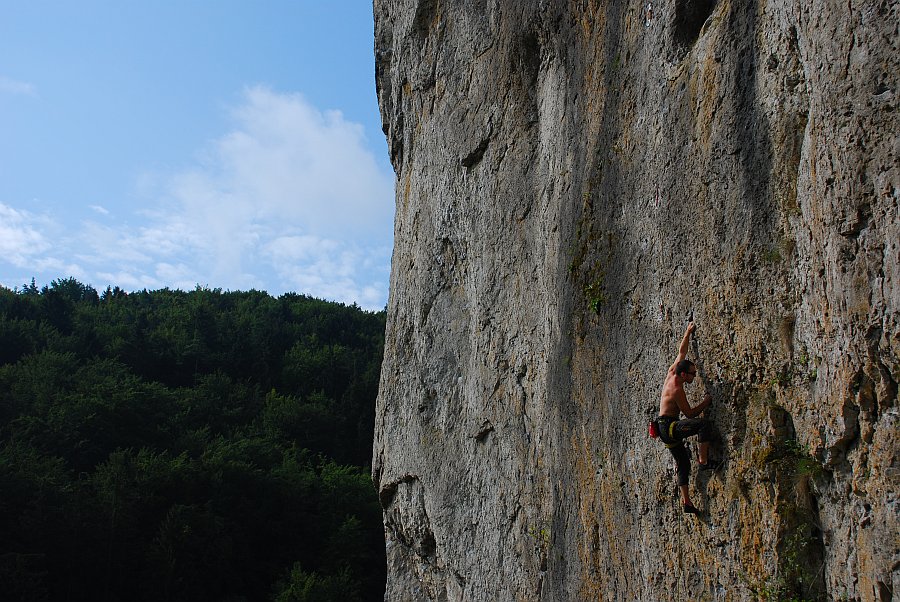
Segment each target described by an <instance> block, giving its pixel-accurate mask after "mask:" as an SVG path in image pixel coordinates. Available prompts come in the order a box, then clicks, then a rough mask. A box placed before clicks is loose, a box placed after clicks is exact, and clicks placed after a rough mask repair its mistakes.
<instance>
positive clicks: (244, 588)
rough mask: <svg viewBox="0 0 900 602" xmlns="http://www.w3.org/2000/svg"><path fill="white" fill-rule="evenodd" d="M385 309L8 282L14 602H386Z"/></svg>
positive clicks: (4, 482)
mask: <svg viewBox="0 0 900 602" xmlns="http://www.w3.org/2000/svg"><path fill="white" fill-rule="evenodd" d="M383 336H384V313H383V312H380V313H370V312H365V311H362V310H360V309H359V308H357V307H355V306H352V307H347V306H344V305H339V304H335V303H329V302H324V301H319V300H316V299H312V298H309V297H305V296H301V295H294V294H287V295H283V296H281V297H279V298H273V297H271V296H269V295H268V294H266V293H263V292H257V291H250V292H222V291H220V290H208V289H201V288H198V289H196V290H194V291H191V292H182V291H172V290H168V289H165V290H158V291H152V292H147V291H144V292H137V293H128V294H126V293H125V292H123V291H121V290H119V289H107V290H106V291H104V292H103V293H102V294H98V293H97V291H96V290H94V289H93V288H91V287H89V286H86V285H84V284H81V283H79V282H78V281H76V280H74V279H64V280H58V281H54V282H52V283H51V284H50V285H49V286H45V287H43V288H38V287H37V286H35V284H34V283H33V282H32V284H31V285H26V286H24V287H23V288H22V289H21V290H9V289H5V288H0V583H2V584H3V585H2V587H3V591H4V593H3V598H4V599H7V600H29V601H32V600H266V599H274V600H342V601H351V600H380V599H382V596H383V592H384V579H385V574H384V573H385V568H384V567H385V560H384V544H383V530H382V521H381V512H380V508H379V505H378V501H377V497H376V494H375V492H374V490H373V487H372V483H371V481H370V477H369V470H370V468H369V466H370V463H371V448H372V432H373V421H374V403H375V397H376V394H377V388H378V376H379V369H380V364H381V357H382V349H383Z"/></svg>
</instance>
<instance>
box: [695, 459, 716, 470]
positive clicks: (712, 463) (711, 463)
mask: <svg viewBox="0 0 900 602" xmlns="http://www.w3.org/2000/svg"><path fill="white" fill-rule="evenodd" d="M697 464H699V465H700V470H718V469H719V468H720V467H721V466H722V461H721V460H713V459H711V458H710V459H707V460H706V464H703V463H702V462H697Z"/></svg>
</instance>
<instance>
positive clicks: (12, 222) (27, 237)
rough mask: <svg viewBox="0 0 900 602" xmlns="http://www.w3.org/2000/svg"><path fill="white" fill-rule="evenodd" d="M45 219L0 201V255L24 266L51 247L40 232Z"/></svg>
mask: <svg viewBox="0 0 900 602" xmlns="http://www.w3.org/2000/svg"><path fill="white" fill-rule="evenodd" d="M46 224H47V219H46V218H43V217H40V216H37V215H34V214H32V213H29V212H28V211H22V210H18V209H14V208H12V207H10V206H8V205H4V204H2V203H0V255H2V256H3V257H4V258H5V259H6V261H7V262H9V263H11V264H13V265H14V266H16V267H20V268H21V267H25V266H27V265H29V264H30V263H31V262H32V261H34V260H35V259H36V258H38V257H40V256H41V255H42V254H43V253H44V252H46V251H48V250H49V249H50V248H51V245H50V242H49V240H48V239H47V237H46V236H44V234H43V233H42V230H44V229H45V226H46Z"/></svg>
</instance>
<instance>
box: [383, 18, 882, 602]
mask: <svg viewBox="0 0 900 602" xmlns="http://www.w3.org/2000/svg"><path fill="white" fill-rule="evenodd" d="M375 21H376V35H375V38H376V39H375V51H376V61H377V64H376V71H377V85H378V95H379V101H380V105H381V110H382V115H383V119H384V127H385V132H386V134H387V137H388V141H389V147H390V153H391V159H392V161H393V164H394V168H395V170H396V174H397V213H396V216H397V217H396V224H395V241H396V242H395V245H396V246H395V250H394V259H393V271H392V275H391V299H390V302H389V307H388V330H387V347H386V352H385V361H384V366H383V370H382V382H381V391H380V396H379V401H378V408H377V422H376V431H377V432H376V441H375V449H374V455H375V457H374V463H373V476H374V480H375V483H376V485H377V487H378V489H379V493H380V497H381V503H382V506H383V507H384V517H385V529H386V537H387V546H388V562H389V567H388V571H389V576H388V586H387V592H386V599H388V600H392V601H395V600H396V601H400V600H485V601H488V600H490V601H494V600H527V601H531V600H559V601H568V600H752V599H757V598H758V597H763V596H770V598H774V597H777V596H783V597H789V596H790V595H795V596H798V597H800V596H802V597H805V598H806V599H817V598H824V599H848V600H855V599H860V600H875V601H880V602H883V601H886V600H891V599H897V597H898V595H900V594H898V593H896V592H898V591H900V549H898V546H900V535H898V533H900V499H898V496H900V458H898V447H900V444H898V441H900V416H898V411H900V410H898V395H897V382H898V380H900V318H898V304H900V219H898V204H900V190H898V186H900V183H898V179H900V168H898V154H900V141H898V132H900V122H898V118H897V105H898V94H900V89H898V81H897V79H898V73H900V64H898V62H900V51H898V48H897V46H898V40H900V35H898V23H900V15H898V4H897V2H895V1H893V0H883V1H881V0H861V1H860V0H853V1H851V2H844V3H838V2H832V1H827V0H804V1H800V0H793V1H774V0H770V1H766V0H749V1H744V2H738V1H736V0H642V1H641V2H637V1H634V0H632V1H628V2H603V1H600V0H570V1H564V0H540V1H538V0H533V1H512V0H493V1H492V0H375ZM691 312H693V316H694V318H695V320H696V323H697V325H698V328H697V336H696V343H695V345H693V347H692V350H691V353H690V355H689V357H691V358H694V359H696V360H697V362H698V364H699V369H700V373H701V376H703V381H704V385H695V387H694V389H695V390H693V391H691V390H689V398H691V399H693V400H695V401H696V400H698V399H699V395H700V394H701V392H702V389H703V386H705V387H706V388H707V389H708V390H709V391H711V393H712V394H713V397H714V403H713V407H712V408H711V410H710V411H709V412H708V415H709V417H711V418H712V419H713V421H714V422H715V424H716V427H717V430H718V441H717V445H716V447H717V449H718V453H719V454H720V455H722V456H724V457H725V458H727V463H726V465H725V467H724V468H723V469H721V470H720V471H719V472H717V473H714V474H712V475H707V474H703V475H698V474H697V472H696V467H695V470H694V472H693V474H692V478H691V488H692V492H693V497H694V500H695V502H696V503H698V504H699V505H701V506H703V507H704V509H705V513H704V515H703V516H702V517H701V518H699V519H696V518H694V517H685V516H684V515H683V514H682V513H681V508H680V505H679V504H678V501H677V491H676V487H675V481H674V477H673V474H672V462H671V457H670V455H669V454H668V452H667V451H666V450H665V448H664V447H663V446H662V445H661V444H660V443H658V442H656V441H654V440H651V439H648V438H647V435H646V425H647V421H648V419H649V418H651V417H652V416H654V415H655V413H656V411H657V407H658V400H659V393H660V389H661V384H662V380H663V377H664V375H665V372H666V369H667V368H668V366H669V365H670V364H671V362H672V361H673V359H674V357H675V355H676V351H677V346H678V342H679V340H680V337H681V334H682V333H683V330H684V327H685V318H686V317H687V316H688V315H689V313H691ZM892 596H893V597H892ZM767 599H768V598H767Z"/></svg>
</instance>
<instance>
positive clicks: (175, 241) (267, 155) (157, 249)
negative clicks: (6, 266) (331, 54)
mask: <svg viewBox="0 0 900 602" xmlns="http://www.w3.org/2000/svg"><path fill="white" fill-rule="evenodd" d="M233 119H234V128H233V129H232V131H231V132H229V133H227V134H226V135H224V136H222V137H221V138H219V139H218V140H215V141H214V142H213V143H212V144H211V145H210V146H209V148H207V149H204V152H203V155H202V157H203V158H202V159H198V162H197V164H196V165H195V166H193V167H192V168H190V169H186V170H182V171H180V172H178V173H175V174H171V175H168V176H166V175H165V174H148V175H145V176H142V178H141V180H140V181H139V182H137V184H136V185H137V187H138V192H140V193H142V194H143V195H145V196H144V198H145V199H146V202H147V205H146V207H144V208H140V207H139V208H136V212H135V213H136V215H137V216H139V217H140V218H141V220H142V223H140V224H139V225H128V224H124V223H121V222H120V221H119V220H117V219H116V218H114V217H113V216H111V215H110V214H109V212H108V211H107V210H106V209H105V208H104V207H102V206H99V205H91V206H89V209H91V210H92V211H94V212H96V213H99V214H101V215H103V216H104V217H105V218H106V217H108V218H109V219H104V223H102V224H101V223H97V222H94V221H90V220H88V221H86V222H85V223H83V224H82V227H81V228H80V230H78V232H77V233H75V234H72V235H70V236H66V235H58V236H55V237H50V238H48V236H49V235H48V232H49V230H48V229H47V228H44V227H42V226H43V225H45V224H41V223H40V219H38V218H37V216H33V215H31V214H27V213H25V212H20V211H17V210H15V209H12V208H10V207H6V206H3V205H0V252H3V254H4V256H5V257H6V261H7V262H8V263H12V264H13V265H15V266H17V267H18V268H26V267H28V268H32V269H36V268H37V266H38V265H39V264H40V265H43V266H44V267H48V269H49V268H50V267H52V266H53V265H56V266H57V267H59V268H60V269H62V268H63V267H68V268H72V269H77V270H78V274H79V275H81V276H76V277H79V278H80V279H81V278H85V276H84V275H85V274H87V276H86V282H88V283H92V284H94V285H95V286H98V287H101V288H102V287H105V286H106V285H107V284H111V285H114V286H120V287H122V288H124V289H126V290H131V289H142V288H160V287H163V286H168V287H172V288H182V289H191V288H193V287H194V286H195V285H197V284H198V283H199V284H201V285H204V286H211V287H219V288H223V289H231V290H245V289H248V288H258V289H265V290H268V291H269V292H270V293H272V294H280V293H281V292H286V291H297V292H301V293H305V294H310V295H314V296H317V297H324V298H326V299H333V300H337V301H342V302H346V303H351V302H356V303H358V304H359V305H361V306H363V307H365V308H367V309H381V308H382V307H384V305H385V303H386V301H387V280H388V273H389V269H390V268H389V263H390V253H391V235H392V218H393V174H391V173H390V172H388V171H386V170H385V169H382V168H380V167H379V166H378V164H377V162H376V160H375V157H374V156H373V155H372V153H371V151H370V150H368V148H367V147H366V141H365V137H364V133H363V129H362V126H360V125H358V124H356V123H352V122H350V121H347V120H346V119H345V118H344V117H343V115H342V114H341V113H340V112H339V111H326V112H322V111H319V110H318V109H316V108H315V107H313V106H312V105H311V104H309V103H308V102H307V101H306V100H305V99H304V98H303V97H302V96H301V95H299V94H277V93H275V92H273V91H271V90H268V89H266V88H261V87H256V88H250V89H248V90H246V91H245V95H244V99H243V104H242V105H241V106H240V107H237V108H236V109H235V110H234V111H233ZM57 234H60V233H59V232H57ZM50 240H53V244H52V245H51V243H50ZM51 251H52V254H53V255H54V256H55V257H68V258H69V259H68V261H67V262H63V261H61V260H58V259H53V258H52V257H48V255H51ZM72 259H74V260H77V262H78V263H77V264H76V263H72V261H71V260H72ZM66 275H70V274H69V273H60V274H58V275H53V276H51V277H58V276H66ZM72 275H75V274H72ZM29 278H30V277H29ZM4 279H5V280H8V279H9V278H8V277H6V276H4Z"/></svg>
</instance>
